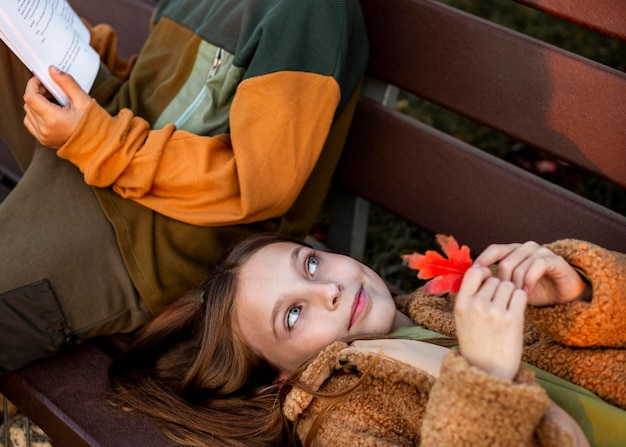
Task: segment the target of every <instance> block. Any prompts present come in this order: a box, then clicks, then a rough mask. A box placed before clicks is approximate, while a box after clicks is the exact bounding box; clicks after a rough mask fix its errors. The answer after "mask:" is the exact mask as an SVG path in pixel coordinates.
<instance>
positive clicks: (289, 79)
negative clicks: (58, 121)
mask: <svg viewBox="0 0 626 447" xmlns="http://www.w3.org/2000/svg"><path fill="white" fill-rule="evenodd" d="M339 100H340V90H339V85H338V84H337V83H336V81H335V80H334V79H333V78H332V77H327V76H321V75H319V74H314V73H304V72H286V71H283V72H277V73H272V74H269V75H265V76H261V77H255V78H252V79H249V80H246V81H244V82H242V83H241V85H240V86H239V88H238V91H237V95H236V96H235V99H234V101H233V104H232V109H231V117H230V123H231V128H230V136H228V135H218V136H216V137H202V136H196V135H193V134H190V133H188V132H185V131H177V130H176V129H175V128H174V126H173V125H168V126H165V127H164V128H163V129H160V130H150V127H149V124H148V123H147V122H146V121H145V120H143V119H141V118H138V117H134V116H133V115H132V113H131V112H130V111H129V110H122V111H121V112H120V113H119V114H118V115H117V116H115V117H111V116H109V115H108V114H107V113H106V111H104V110H103V109H102V108H101V107H100V106H98V105H97V104H96V103H95V101H94V102H93V103H92V105H91V107H90V109H89V111H88V112H87V114H86V115H85V117H83V120H82V121H81V124H80V125H79V128H78V129H77V130H76V131H75V132H74V134H73V136H72V137H71V139H70V140H69V141H68V142H67V143H66V144H65V145H64V146H63V147H62V148H60V149H59V151H58V155H59V156H60V157H62V158H66V159H68V160H70V161H71V162H73V163H74V164H76V165H77V166H78V167H79V168H80V170H81V172H83V174H84V176H85V181H86V183H87V184H90V185H93V186H98V187H108V186H112V187H113V189H114V191H115V192H116V193H118V194H119V195H120V196H122V197H124V198H128V199H132V200H135V201H137V202H138V203H141V204H143V205H145V206H146V207H148V208H151V209H153V210H155V211H157V212H159V213H161V214H164V215H166V216H169V217H172V218H174V219H177V220H181V221H183V222H188V223H192V224H196V225H205V226H219V225H232V224H239V223H248V222H253V221H258V220H263V219H268V218H272V217H277V216H280V215H282V214H284V213H285V212H286V211H287V210H288V209H289V207H290V206H291V205H292V204H293V202H294V201H295V199H296V198H297V196H298V194H299V192H300V190H301V189H302V187H303V185H304V183H305V182H306V180H307V178H308V177H309V175H310V173H311V171H312V170H313V167H314V166H315V164H316V162H317V159H318V157H319V154H320V152H321V150H322V148H323V145H324V142H325V139H326V135H327V134H328V131H329V129H330V126H331V124H332V121H333V117H334V113H335V111H336V108H337V105H338V103H339Z"/></svg>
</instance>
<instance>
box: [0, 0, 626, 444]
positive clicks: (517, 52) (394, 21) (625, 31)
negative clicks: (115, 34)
mask: <svg viewBox="0 0 626 447" xmlns="http://www.w3.org/2000/svg"><path fill="white" fill-rule="evenodd" d="M124 1H126V2H128V1H130V2H131V3H132V4H134V5H137V4H138V3H141V1H140V0H124ZM73 3H77V5H78V4H79V3H80V4H82V6H83V7H84V6H85V5H87V4H88V7H89V8H92V7H96V5H99V3H97V2H88V1H84V2H73ZM511 3H513V2H511ZM519 3H524V4H527V5H529V6H530V7H533V8H540V9H541V10H542V11H544V12H542V13H541V14H543V13H547V14H553V15H556V16H558V17H563V18H564V19H566V20H569V21H573V22H576V23H580V24H582V25H583V26H586V27H589V28H592V29H594V30H598V31H600V32H602V33H606V34H608V35H609V36H611V38H613V39H616V40H617V41H623V40H626V27H625V26H624V24H623V23H624V21H623V18H624V17H626V5H623V4H622V3H620V2H613V1H611V0H595V1H594V2H587V1H586V0H570V1H569V2H567V5H562V4H561V3H562V2H558V1H556V0H555V1H552V0H542V1H541V2H539V1H532V0H528V1H520V2H519ZM113 4H115V5H116V6H117V5H119V2H115V1H111V2H106V5H107V7H106V8H104V10H103V11H101V12H102V13H103V14H106V13H111V12H112V11H113V10H114V8H112V7H111V5H113ZM361 4H362V6H363V10H364V14H365V18H366V21H367V26H368V31H369V36H370V46H371V56H370V64H369V69H368V80H367V83H366V85H365V88H364V95H363V98H362V99H361V100H360V102H359V104H358V107H357V110H356V114H355V117H354V121H353V124H352V127H351V131H350V135H349V138H348V141H347V145H346V149H345V152H344V154H343V157H342V159H341V162H340V165H339V168H338V170H337V175H336V182H335V186H334V188H333V190H332V204H333V206H332V212H331V217H330V226H331V229H330V234H329V244H330V246H331V247H333V248H334V249H337V250H339V251H343V252H348V253H351V254H353V255H356V256H357V257H361V256H362V254H363V247H364V244H365V243H366V233H365V230H366V226H367V209H368V204H369V203H373V204H374V205H376V206H378V207H381V208H383V209H385V210H388V211H389V212H391V213H393V214H394V215H397V216H399V217H400V218H402V219H406V220H407V221H408V222H410V223H411V224H413V225H415V226H417V227H419V228H421V229H423V230H425V231H427V232H431V233H438V232H441V233H447V234H453V235H454V236H455V237H456V238H457V240H459V241H460V242H462V243H464V244H468V245H469V246H470V247H471V248H472V250H473V252H478V251H480V250H481V249H482V248H484V247H485V246H486V245H487V244H489V243H491V242H496V241H497V242H506V241H520V240H526V239H532V240H537V241H539V242H548V241H552V240H556V239H559V238H564V237H577V238H582V239H587V240H591V241H593V242H596V243H598V244H601V245H603V246H606V247H608V248H612V249H615V250H620V251H626V217H624V216H623V215H621V214H619V213H616V212H614V211H610V210H609V209H607V208H605V207H603V206H601V205H599V204H597V203H594V202H593V201H590V200H588V199H584V198H582V197H581V196H579V195H578V194H576V193H573V192H570V191H568V190H566V189H564V188H563V187H561V186H557V185H555V184H552V183H550V182H548V181H546V180H545V179H542V178H540V177H539V176H537V175H535V174H533V173H530V172H527V171H525V170H523V169H521V168H519V167H518V166H516V165H514V164H512V163H510V162H508V161H506V160H504V159H502V158H498V157H496V156H494V155H491V154H490V153H487V152H486V151H484V150H482V149H479V148H477V147H474V146H472V145H470V144H468V143H465V142H462V141H460V140H459V139H457V138H456V137H455V136H454V135H450V134H447V133H444V132H442V131H441V130H437V129H435V128H433V127H431V126H429V125H428V124H426V123H424V122H420V121H418V120H416V119H414V118H413V117H411V116H408V115H407V114H405V113H402V112H400V111H398V110H396V109H395V107H394V106H395V104H396V98H397V95H398V92H400V94H401V95H402V97H404V95H406V94H409V95H415V96H416V97H420V98H424V99H426V100H427V101H429V102H430V103H434V104H437V105H439V106H442V107H444V108H445V109H448V110H450V111H452V112H454V113H457V114H460V115H463V116H464V117H467V118H468V119H470V120H473V121H475V122H477V123H479V124H480V125H481V126H486V127H489V128H493V129H496V130H497V131H498V132H499V133H500V134H504V135H508V136H510V137H511V138H513V139H514V140H515V141H519V142H521V143H523V144H524V145H527V146H531V147H534V148H538V149H540V150H542V151H543V152H545V153H547V154H551V155H553V156H555V157H557V158H558V159H561V160H563V161H566V162H567V163H568V164H570V165H575V166H579V167H580V168H581V169H584V170H587V171H589V172H590V173H591V174H593V175H594V176H597V177H598V178H601V179H606V180H608V181H609V182H611V183H613V184H615V185H617V187H616V188H617V190H618V191H621V192H623V189H624V188H625V187H626V74H625V73H623V72H621V71H619V70H616V69H613V68H610V67H607V66H604V65H603V64H601V63H598V62H592V61H590V60H587V59H584V58H582V57H580V56H578V55H576V54H570V53H568V52H566V51H563V50H561V49H559V48H556V47H553V46H551V45H549V44H546V43H543V42H541V41H538V40H536V39H534V38H532V37H529V36H526V35H524V34H521V33H519V32H516V31H513V30H510V29H508V28H506V27H503V26H501V25H498V24H495V23H493V22H491V21H489V20H485V19H481V18H478V17H476V16H473V15H471V14H468V13H466V12H464V11H461V10H459V9H456V8H452V7H449V6H446V5H445V4H442V3H440V2H438V1H434V0H361ZM520 7H521V6H520ZM524 7H525V6H524ZM122 8H123V7H122ZM78 9H79V10H80V9H81V8H78ZM87 12H89V9H85V10H81V13H83V14H85V13H87ZM144 12H145V11H144ZM101 17H107V16H106V15H103V16H101ZM117 17H124V19H125V20H129V18H132V19H133V20H138V23H142V20H143V18H141V19H138V17H140V15H135V14H129V13H124V14H120V15H117V14H116V13H115V12H113V16H108V18H107V20H109V19H110V21H111V23H116V21H117ZM91 20H92V21H94V20H93V19H91ZM134 31H136V30H134ZM407 248H410V247H407ZM123 345H124V338H123V337H108V338H103V339H97V340H93V341H91V342H87V343H83V344H82V345H80V346H78V347H77V348H76V349H74V350H72V351H68V352H64V353H62V354H59V355H57V356H55V357H52V358H50V359H46V360H43V361H38V362H35V363H34V364H32V365H30V366H28V367H26V368H23V369H22V370H20V371H17V372H14V373H11V374H7V375H5V376H3V377H1V378H0V392H2V393H4V394H5V395H6V396H7V397H8V398H9V399H10V400H11V401H12V402H14V403H15V404H16V405H17V406H18V407H19V408H21V409H22V410H23V411H24V412H25V413H26V414H27V415H28V416H29V417H30V418H31V419H32V420H33V421H34V422H35V423H36V424H37V425H39V426H40V427H41V428H42V429H43V430H44V431H45V432H46V433H48V434H49V435H50V437H51V439H52V442H53V444H54V445H56V446H71V447H80V446H115V447H118V446H125V445H132V446H143V445H150V446H162V445H163V446H165V445H172V443H171V442H170V441H168V440H167V439H166V438H165V437H164V436H163V435H162V434H161V433H160V431H159V430H158V428H157V426H156V424H155V423H154V422H153V421H150V420H146V419H145V418H142V417H141V416H139V415H134V414H127V413H122V412H120V411H117V410H115V409H112V408H111V407H109V406H108V405H107V403H106V402H105V400H104V390H105V387H106V374H107V368H108V365H109V364H110V362H111V359H112V357H113V356H115V355H116V352H118V350H119V349H120V348H121V347H122V346H123Z"/></svg>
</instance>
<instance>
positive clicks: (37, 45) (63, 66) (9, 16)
mask: <svg viewBox="0 0 626 447" xmlns="http://www.w3.org/2000/svg"><path fill="white" fill-rule="evenodd" d="M0 39H2V40H3V41H4V42H5V43H6V44H7V46H8V47H9V48H10V49H11V50H12V51H13V52H14V53H15V54H16V55H17V56H18V57H19V58H20V60H21V61H22V62H23V63H24V65H26V66H27V67H28V69H29V70H30V71H32V72H33V74H34V75H35V76H36V77H37V78H38V79H39V80H40V81H41V83H42V84H43V85H44V86H45V87H46V88H47V89H48V91H49V92H50V93H51V94H52V96H54V98H55V99H56V100H57V101H58V102H59V104H61V105H66V104H67V103H68V102H69V99H68V97H67V95H66V94H65V93H64V92H63V90H62V89H61V88H60V87H59V86H58V85H57V84H55V83H54V82H53V81H52V79H51V78H50V75H49V74H48V67H50V66H51V65H54V66H56V67H57V68H59V69H60V70H62V71H65V72H67V73H69V74H71V75H72V76H73V77H74V79H76V82H78V84H79V85H80V86H81V87H82V89H83V90H85V91H86V92H88V91H89V90H90V89H91V86H92V85H93V82H94V80H95V79H96V75H97V73H98V69H99V66H100V57H99V56H98V53H96V51H95V50H94V49H93V48H91V47H90V46H89V30H88V29H87V27H86V26H85V25H84V24H83V23H82V22H81V20H80V18H79V17H78V15H77V14H76V12H75V11H74V10H73V9H72V7H71V6H70V5H69V3H68V2H67V0H3V1H2V4H1V5H0Z"/></svg>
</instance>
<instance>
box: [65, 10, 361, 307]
mask: <svg viewBox="0 0 626 447" xmlns="http://www.w3.org/2000/svg"><path fill="white" fill-rule="evenodd" d="M111 33H112V30H111V29H110V28H109V27H106V26H96V27H94V28H93V31H92V45H93V46H94V47H95V48H96V49H97V51H98V52H99V53H100V54H101V58H102V60H103V61H104V62H105V63H106V64H107V65H108V66H109V68H110V69H111V71H112V73H113V74H114V75H116V74H118V75H119V74H120V73H123V72H124V71H125V70H126V68H127V67H126V66H125V65H124V63H123V62H121V61H119V60H118V58H117V57H116V54H115V49H114V48H113V47H112V44H113V42H114V40H115V39H114V38H112V36H111ZM366 59H367V39H366V34H365V29H364V25H363V21H362V17H361V12H360V8H359V3H358V1H357V0H341V1H338V0H237V1H234V0H211V1H208V0H205V1H199V0H162V1H160V2H159V5H158V9H157V11H156V14H155V18H154V24H153V26H152V28H151V31H150V35H149V37H148V39H147V41H146V43H145V45H144V47H143V49H142V51H141V52H140V54H139V55H138V58H137V59H136V61H135V62H134V65H133V66H132V69H131V70H130V73H129V76H128V78H127V79H121V78H120V77H117V76H116V77H113V78H111V79H109V80H107V81H105V82H104V83H103V84H101V85H99V86H97V87H96V88H95V89H94V90H93V91H92V92H91V94H92V96H93V97H94V98H95V101H94V102H93V103H92V105H91V106H90V108H89V110H88V112H87V114H86V116H85V117H84V119H83V120H82V121H81V123H80V125H79V128H78V129H77V130H76V132H74V134H73V136H72V137H71V138H70V140H69V141H68V142H67V143H66V144H65V145H64V146H63V147H61V148H60V149H59V151H58V155H59V156H60V157H62V158H66V159H68V160H70V161H71V162H72V163H74V164H75V165H77V166H78V167H79V169H80V170H81V172H83V174H84V177H85V181H86V183H87V184H89V185H92V186H94V187H95V191H96V195H97V197H98V199H99V201H100V204H101V206H102V209H103V211H104V212H105V214H106V215H107V217H108V218H109V220H110V221H111V223H112V224H113V226H114V228H115V231H116V235H117V237H118V243H119V246H120V250H121V252H122V255H123V257H124V260H125V262H126V265H127V268H128V271H129V273H130V275H131V278H132V280H133V282H134V284H135V285H136V287H137V289H138V291H139V293H140V295H141V296H142V298H143V299H144V301H145V302H146V304H147V305H148V307H149V308H150V309H151V310H152V311H153V312H156V311H158V310H159V309H160V308H161V306H162V305H164V304H165V303H166V302H167V301H169V299H170V298H172V297H174V296H176V295H178V294H180V293H183V292H185V291H186V290H188V289H189V288H190V287H193V286H194V285H195V284H196V282H197V281H198V280H199V279H200V278H201V276H202V271H203V270H204V268H205V267H206V265H207V263H208V262H209V261H211V260H213V259H214V258H215V257H216V256H217V255H218V254H220V253H221V252H222V250H223V249H224V248H226V246H228V245H229V243H230V242H232V240H233V239H234V238H238V237H243V236H245V235H247V234H249V233H251V232H258V231H282V232H286V233H290V234H293V235H294V236H298V237H301V236H304V235H305V234H306V232H307V231H308V229H309V227H310V225H311V223H312V221H313V219H314V217H315V214H316V212H317V210H318V208H319V206H320V204H321V201H322V200H323V197H324V195H325V193H326V191H327V188H328V185H329V183H330V178H331V176H332V172H333V170H334V167H335V165H336V162H337V160H338V158H339V155H340V151H341V147H342V145H343V141H344V139H345V135H346V131H347V127H348V123H349V120H350V118H351V115H352V111H353V105H354V98H355V96H356V95H355V92H356V91H357V90H358V89H357V87H358V84H359V82H360V80H361V77H362V75H363V71H364V69H365V65H366ZM122 76H123V75H122ZM96 101H97V102H96ZM329 134H330V135H329Z"/></svg>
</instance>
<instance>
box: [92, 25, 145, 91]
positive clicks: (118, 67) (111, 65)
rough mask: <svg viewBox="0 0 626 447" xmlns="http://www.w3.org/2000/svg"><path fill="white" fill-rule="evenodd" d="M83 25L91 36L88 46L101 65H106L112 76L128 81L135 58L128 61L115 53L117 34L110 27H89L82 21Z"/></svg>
mask: <svg viewBox="0 0 626 447" xmlns="http://www.w3.org/2000/svg"><path fill="white" fill-rule="evenodd" d="M83 23H85V25H87V28H89V33H90V35H91V41H90V45H91V46H92V47H93V49H94V50H96V52H97V53H98V54H99V55H100V60H101V61H102V63H103V64H104V65H106V67H107V68H108V69H109V71H110V72H111V74H112V75H113V76H115V77H117V78H119V79H121V80H126V79H128V76H130V71H131V69H132V67H133V64H134V63H135V60H136V59H137V56H132V57H131V58H129V59H124V58H122V57H120V56H119V54H118V51H117V34H116V33H115V30H114V29H113V28H112V27H111V26H110V25H107V24H99V25H95V26H91V25H90V24H89V23H87V22H86V21H84V20H83Z"/></svg>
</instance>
